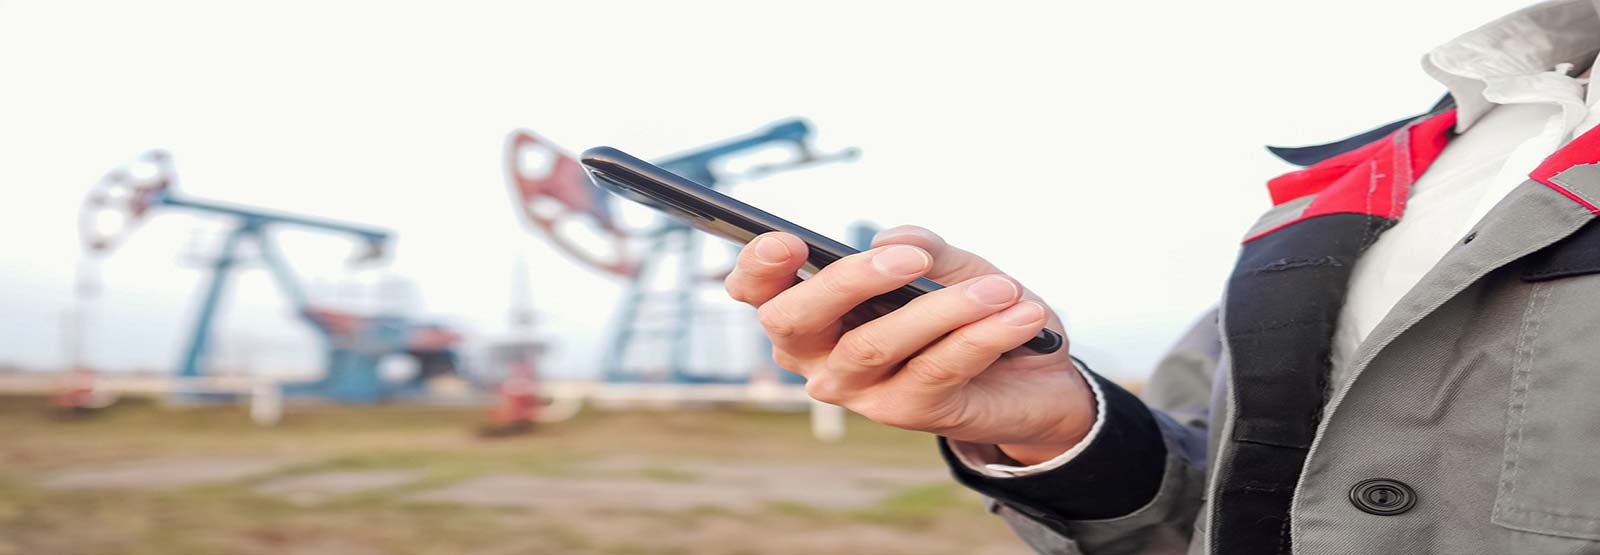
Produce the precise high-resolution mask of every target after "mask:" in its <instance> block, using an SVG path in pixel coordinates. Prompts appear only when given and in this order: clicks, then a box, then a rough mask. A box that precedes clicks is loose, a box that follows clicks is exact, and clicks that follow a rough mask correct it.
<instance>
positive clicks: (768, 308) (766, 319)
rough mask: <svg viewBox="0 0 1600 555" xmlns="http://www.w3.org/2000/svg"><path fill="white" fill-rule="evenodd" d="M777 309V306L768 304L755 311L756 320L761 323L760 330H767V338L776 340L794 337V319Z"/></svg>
mask: <svg viewBox="0 0 1600 555" xmlns="http://www.w3.org/2000/svg"><path fill="white" fill-rule="evenodd" d="M778 307H779V305H777V304H772V303H769V304H766V305H763V306H762V307H761V308H760V309H757V310H756V318H757V320H758V321H759V322H760V323H761V328H762V329H765V330H767V335H768V336H771V337H773V338H776V339H781V338H785V337H792V336H794V334H795V321H794V317H793V316H790V315H789V314H788V313H786V312H784V311H783V309H781V308H778Z"/></svg>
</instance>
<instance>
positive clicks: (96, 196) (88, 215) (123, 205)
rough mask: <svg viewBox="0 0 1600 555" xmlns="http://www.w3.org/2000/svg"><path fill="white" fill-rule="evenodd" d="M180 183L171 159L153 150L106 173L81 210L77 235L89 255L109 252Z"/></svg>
mask: <svg viewBox="0 0 1600 555" xmlns="http://www.w3.org/2000/svg"><path fill="white" fill-rule="evenodd" d="M176 180H177V173H176V172H175V171H174V170H173V166H172V157H171V156H169V155H168V154H167V153H166V152H165V151H161V150H151V151H148V152H145V153H144V154H141V155H139V157H138V158H136V159H134V161H133V162H131V163H128V164H125V165H123V166H119V167H117V168H115V169H112V170H111V171H109V172H106V174H105V176H103V177H101V178H100V181H99V182H97V183H95V185H94V187H92V188H90V189H89V194H88V195H85V196H84V198H83V206H82V207H81V208H80V209H79V211H78V234H79V237H80V238H82V240H83V244H84V247H85V248H87V249H88V250H89V252H90V253H94V254H100V253H105V252H108V251H110V250H111V249H114V248H116V247H117V245H118V244H119V243H121V242H122V240H123V238H124V237H127V236H128V234H129V233H132V232H133V230H134V228H136V227H138V226H139V224H140V223H142V222H143V221H144V216H145V213H146V212H148V211H149V209H150V206H151V205H153V204H155V203H156V202H158V201H159V200H160V198H161V195H163V194H165V193H166V191H167V190H168V189H169V188H171V187H172V184H173V182H174V181H176Z"/></svg>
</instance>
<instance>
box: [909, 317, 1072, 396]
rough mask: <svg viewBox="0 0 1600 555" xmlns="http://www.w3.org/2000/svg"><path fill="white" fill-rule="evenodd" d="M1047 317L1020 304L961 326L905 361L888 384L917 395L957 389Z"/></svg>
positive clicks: (1038, 327) (1041, 325)
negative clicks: (912, 391) (921, 392)
mask: <svg viewBox="0 0 1600 555" xmlns="http://www.w3.org/2000/svg"><path fill="white" fill-rule="evenodd" d="M1047 314H1048V313H1047V312H1046V311H1045V308H1044V305H1041V304H1039V303H1036V302H1033V301H1022V302H1019V303H1016V304H1014V305H1012V306H1011V307H1010V308H1007V309H1005V310H1003V311H1001V312H999V313H997V314H993V315H990V316H988V317H985V318H983V319H982V320H978V321H976V322H973V323H971V324H968V325H966V326H963V327H961V328H960V329H957V330H955V331H953V332H950V335H948V336H945V338H944V339H941V340H939V342H938V343H934V344H933V345H932V346H929V347H928V348H927V349H926V350H924V351H922V353H921V354H919V355H917V356H916V357H915V358H912V359H911V360H909V361H906V365H905V367H904V368H902V369H901V370H900V372H899V373H898V374H895V375H894V376H893V377H892V378H890V379H889V383H890V384H893V385H894V386H897V387H906V388H911V389H915V390H921V391H934V392H938V391H951V390H955V389H959V388H960V387H962V386H963V385H966V383H967V382H968V381H970V380H972V378H974V377H977V375H978V374H981V373H983V371H984V370H985V369H987V368H988V367H989V366H990V365H992V364H994V362H995V361H996V360H998V359H999V358H1000V356H1001V355H1004V354H1005V353H1006V352H1008V351H1011V350H1012V349H1015V348H1017V347H1021V346H1022V344H1023V343H1027V342H1028V340H1029V339H1031V338H1033V336H1034V335H1035V334H1037V333H1039V330H1041V329H1044V325H1045V320H1046V319H1047V317H1048V316H1047Z"/></svg>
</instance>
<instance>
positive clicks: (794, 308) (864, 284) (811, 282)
mask: <svg viewBox="0 0 1600 555" xmlns="http://www.w3.org/2000/svg"><path fill="white" fill-rule="evenodd" d="M932 264H933V259H932V258H931V257H930V256H928V253H927V252H925V251H923V250H922V249H919V248H917V247H912V246H907V245H891V246H887V247H883V248H878V249H873V250H870V251H867V252H864V253H861V254H856V255H852V256H847V257H845V258H842V259H840V260H839V261H837V262H834V263H833V264H829V265H828V267H826V268H823V269H822V270H821V271H819V272H817V275H815V276H812V277H811V279H807V280H805V281H803V282H801V283H799V284H797V285H795V286H793V287H790V288H789V289H788V290H787V291H784V292H783V293H782V294H780V295H778V296H776V297H773V298H772V299H770V300H768V301H767V303H766V304H763V305H761V308H760V310H759V314H760V317H761V326H762V327H763V328H766V331H767V335H768V336H769V337H770V338H771V339H772V344H773V346H774V347H775V348H777V349H780V350H786V351H789V352H790V354H803V353H807V352H812V351H816V350H819V349H820V350H827V349H831V347H832V344H833V341H834V340H836V339H838V337H839V330H840V328H841V324H840V319H841V318H843V317H844V316H845V314H846V313H848V312H850V310H851V309H854V308H855V307H856V306H857V305H860V304H861V303H863V302H866V301H867V300H868V299H871V298H872V297H876V296H878V295H881V294H883V293H887V292H889V291H893V290H894V289H896V288H899V287H900V286H903V285H905V284H907V283H910V282H911V281H912V280H915V279H917V278H918V277H920V276H921V275H922V274H923V273H925V272H927V271H928V268H929V267H930V266H932Z"/></svg>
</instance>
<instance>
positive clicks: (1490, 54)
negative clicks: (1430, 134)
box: [1422, 0, 1600, 132]
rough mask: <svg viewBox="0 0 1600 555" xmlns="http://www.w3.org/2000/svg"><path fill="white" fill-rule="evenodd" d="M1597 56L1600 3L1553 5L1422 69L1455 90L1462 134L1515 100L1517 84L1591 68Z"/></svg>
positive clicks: (1494, 28)
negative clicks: (1567, 68) (1508, 92)
mask: <svg viewBox="0 0 1600 555" xmlns="http://www.w3.org/2000/svg"><path fill="white" fill-rule="evenodd" d="M1597 52H1600V0H1552V1H1548V2H1542V3H1539V4H1535V5H1532V6H1529V7H1527V8H1523V9H1521V10H1518V11H1516V12H1513V13H1511V14H1509V15H1506V16H1504V17H1501V18H1500V19H1496V20H1494V21H1492V22H1489V23H1488V24H1486V25H1484V26H1482V27H1479V28H1477V29H1474V30H1472V31H1469V32H1467V33H1465V34H1462V35H1460V36H1458V37H1456V38H1455V39H1453V40H1451V41H1450V42H1447V43H1445V44H1443V45H1440V46H1439V47H1437V48H1435V49H1433V51H1431V52H1429V53H1428V54H1427V55H1425V56H1423V57H1422V69H1423V71H1426V72H1427V73H1428V75H1430V76H1432V77H1433V78H1434V79H1436V80H1438V81H1439V82H1440V83H1441V84H1443V85H1444V86H1445V87H1446V88H1448V89H1450V96H1452V97H1454V99H1455V103H1456V106H1457V107H1458V116H1457V119H1456V131H1457V132H1462V131H1466V130H1467V128H1469V127H1471V126H1472V124H1473V123H1476V122H1477V121H1478V118H1480V117H1482V116H1483V114H1485V113H1487V112H1488V111H1489V109H1490V108H1492V107H1493V106H1494V105H1495V104H1502V103H1505V102H1507V101H1508V100H1512V99H1509V98H1506V97H1504V96H1503V92H1504V90H1505V89H1508V88H1511V85H1512V84H1513V83H1514V82H1517V81H1525V80H1538V79H1541V78H1542V77H1541V75H1542V74H1547V73H1550V72H1551V70H1552V69H1554V68H1555V67H1556V66H1557V65H1558V64H1573V65H1574V66H1575V67H1577V68H1578V69H1579V70H1581V69H1582V68H1587V67H1589V66H1590V65H1592V64H1593V62H1594V61H1595V56H1596V53H1597ZM1575 108H1580V109H1581V108H1582V106H1577V107H1575ZM1567 111H1568V112H1569V113H1572V112H1574V110H1572V109H1569V110H1567ZM1576 113H1579V114H1581V113H1582V112H1581V111H1576Z"/></svg>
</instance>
